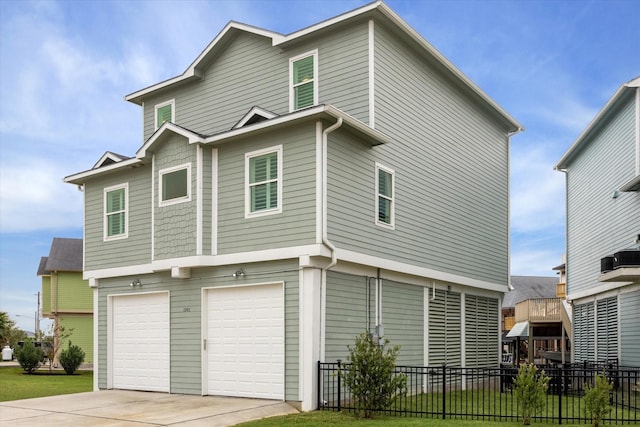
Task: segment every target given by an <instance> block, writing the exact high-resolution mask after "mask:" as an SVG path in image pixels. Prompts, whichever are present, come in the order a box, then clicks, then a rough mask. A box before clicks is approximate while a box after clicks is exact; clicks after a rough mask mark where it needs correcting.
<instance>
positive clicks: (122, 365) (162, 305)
mask: <svg viewBox="0 0 640 427" xmlns="http://www.w3.org/2000/svg"><path fill="white" fill-rule="evenodd" d="M111 322H112V353H111V358H112V361H113V362H112V385H113V388H119V389H129V390H146V391H162V392H169V294H168V293H167V292H162V293H152V294H141V295H126V296H114V297H112V320H111Z"/></svg>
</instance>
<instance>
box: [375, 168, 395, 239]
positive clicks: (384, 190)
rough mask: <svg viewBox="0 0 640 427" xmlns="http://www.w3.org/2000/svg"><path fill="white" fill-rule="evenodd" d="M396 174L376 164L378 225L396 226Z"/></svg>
mask: <svg viewBox="0 0 640 427" xmlns="http://www.w3.org/2000/svg"><path fill="white" fill-rule="evenodd" d="M394 176H395V173H394V171H393V170H392V169H389V168H387V167H385V166H382V165H380V164H378V163H376V224H378V225H381V226H384V227H390V228H393V227H394V226H395V212H394V211H395V182H394V181H395V180H394Z"/></svg>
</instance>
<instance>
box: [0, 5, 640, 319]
mask: <svg viewBox="0 0 640 427" xmlns="http://www.w3.org/2000/svg"><path fill="white" fill-rule="evenodd" d="M367 3H368V1H366V0H364V1H359V0H340V1H333V0H320V1H314V0H306V1H297V0H290V1H286V0H274V1H272V0H237V1H224V0H216V1H180V2H178V1H158V0H155V1H144V0H137V1H106V0H103V1H89V0H86V1H81V0H76V1H17V0H2V1H0V310H2V311H8V312H9V314H10V315H11V317H12V318H13V319H14V320H16V321H17V323H18V325H19V326H21V327H22V328H23V329H27V330H33V325H34V312H35V310H36V293H37V292H38V290H39V288H40V279H39V278H38V277H37V276H36V271H37V267H38V262H39V260H40V257H41V256H46V255H47V254H48V252H49V247H50V245H51V241H52V239H53V237H82V228H81V227H82V193H80V192H79V191H78V190H77V189H76V187H74V186H71V185H68V184H64V183H63V182H62V178H63V177H64V176H67V175H70V174H73V173H75V172H79V171H82V170H86V169H89V168H90V167H91V166H92V165H93V164H94V163H95V161H97V160H98V158H99V157H100V156H101V155H102V154H103V153H104V152H105V151H107V150H110V151H114V152H117V153H121V154H125V155H132V154H134V153H135V151H136V149H137V148H138V147H139V145H140V144H141V142H142V141H141V134H142V122H141V111H140V107H138V106H136V105H134V104H131V103H128V102H126V101H124V99H123V97H124V95H126V94H129V93H131V92H134V91H136V90H138V89H141V88H143V87H146V86H148V85H151V84H154V83H157V82H159V81H162V80H165V79H167V78H170V77H173V76H176V75H178V74H180V73H182V72H183V71H184V70H185V69H186V68H187V67H188V66H189V64H191V62H192V61H193V60H194V59H195V58H196V57H197V56H198V54H199V53H200V52H201V51H202V49H204V47H206V46H207V44H208V43H209V42H210V41H211V40H212V39H213V38H214V37H215V36H216V35H217V34H218V32H219V31H220V30H221V29H222V28H223V27H224V25H225V24H226V23H227V22H228V21H230V20H234V21H239V22H243V23H246V24H250V25H254V26H258V27H262V28H265V29H268V30H272V31H277V32H280V33H285V34H287V33H290V32H293V31H296V30H298V29H301V28H304V27H306V26H308V25H312V24H314V23H317V22H319V21H322V20H324V19H327V18H331V17H333V16H335V15H338V14H340V13H343V12H346V11H349V10H352V9H354V8H357V7H359V6H362V5H364V4H367ZM387 4H388V5H389V6H390V7H391V8H392V9H393V10H394V11H395V12H396V13H398V14H399V15H400V16H401V17H402V18H403V19H404V20H405V21H406V22H407V23H408V24H409V25H411V26H412V27H413V28H414V29H415V30H416V31H418V32H419V33H420V34H421V35H422V36H423V37H424V38H425V39H426V40H427V41H429V42H430V43H431V44H432V45H433V46H435V48H436V49H438V50H439V51H440V52H441V53H442V54H443V55H444V56H446V57H447V58H448V59H449V60H450V61H451V62H453V63H454V64H455V65H456V66H457V67H458V68H460V70H461V71H462V72H463V73H465V74H466V75H467V76H468V77H469V78H471V80H473V81H474V82H475V83H476V84H477V85H478V86H479V87H480V88H482V89H483V90H484V91H485V92H486V93H487V94H488V95H489V96H490V97H492V98H493V99H494V100H495V101H496V102H498V103H499V104H500V105H501V106H502V107H503V108H504V109H505V110H507V111H508V112H509V113H510V114H511V115H512V116H514V117H515V118H516V119H517V120H519V121H520V122H521V123H522V124H523V125H524V126H525V127H526V129H527V130H526V131H525V132H524V133H522V134H519V135H517V136H515V137H514V138H513V140H512V145H511V227H512V228H511V231H512V234H511V248H512V251H511V269H512V274H519V275H547V276H551V275H553V272H552V271H551V268H552V267H554V266H555V265H558V264H559V263H560V262H561V256H562V253H563V252H564V244H565V243H564V176H563V175H562V174H561V173H559V172H555V171H553V165H554V164H555V162H556V161H557V160H558V159H559V158H560V156H561V155H562V154H563V153H564V151H565V150H566V149H567V148H568V147H569V146H570V145H571V143H572V142H573V141H574V140H575V139H576V138H577V136H578V135H579V134H580V132H581V131H582V130H583V129H584V128H585V127H586V126H587V125H588V123H589V122H590V121H591V119H592V118H593V117H594V116H595V114H596V113H597V112H598V111H599V110H600V108H602V107H603V106H604V104H605V103H606V101H607V100H608V99H609V98H610V97H611V96H612V95H613V93H614V92H615V91H616V89H617V88H618V87H619V86H620V85H621V84H622V83H624V82H627V81H629V80H631V79H632V78H634V77H637V76H638V75H640V53H639V51H640V26H639V25H638V22H640V2H637V1H635V0H606V1H605V0H592V1H580V0H570V1H562V0H557V1H551V0H526V1H498V0H485V1H483V0H471V1H468V0H448V1H440V0H430V1H420V0H417V1H416V0H412V1H406V0H388V1H387ZM167 30H169V31H167Z"/></svg>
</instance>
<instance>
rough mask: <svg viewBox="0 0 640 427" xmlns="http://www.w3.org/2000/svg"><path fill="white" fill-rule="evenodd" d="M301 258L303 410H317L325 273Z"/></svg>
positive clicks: (301, 390) (301, 382)
mask: <svg viewBox="0 0 640 427" xmlns="http://www.w3.org/2000/svg"><path fill="white" fill-rule="evenodd" d="M304 261H305V260H304V257H301V258H300V359H299V360H300V400H301V401H302V405H301V406H302V410H303V411H312V410H314V409H316V407H317V402H318V376H317V370H318V360H320V331H321V325H320V316H321V306H320V302H321V289H322V286H321V284H322V270H321V269H319V268H317V267H315V266H312V265H311V263H310V262H308V260H307V262H304Z"/></svg>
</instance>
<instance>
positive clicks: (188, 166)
mask: <svg viewBox="0 0 640 427" xmlns="http://www.w3.org/2000/svg"><path fill="white" fill-rule="evenodd" d="M182 169H186V170H187V195H186V196H184V197H178V198H175V199H171V200H166V201H165V200H162V176H163V175H166V174H168V173H171V172H176V171H179V170H182ZM190 201H191V163H184V164H182V165H178V166H172V167H170V168H165V169H161V170H159V171H158V206H160V207H163V206H170V205H176V204H178V203H185V202H190Z"/></svg>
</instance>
